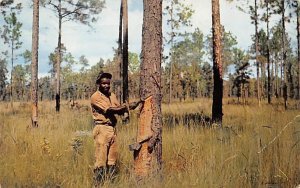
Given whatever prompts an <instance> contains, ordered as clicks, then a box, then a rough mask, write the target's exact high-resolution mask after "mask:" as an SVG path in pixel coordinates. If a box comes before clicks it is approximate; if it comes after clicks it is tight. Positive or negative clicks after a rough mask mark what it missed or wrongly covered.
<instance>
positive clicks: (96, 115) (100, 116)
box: [91, 90, 120, 126]
mask: <svg viewBox="0 0 300 188" xmlns="http://www.w3.org/2000/svg"><path fill="white" fill-rule="evenodd" d="M117 106H120V103H119V101H118V99H117V97H116V95H115V94H114V93H110V94H109V97H107V96H105V95H104V94H103V93H101V92H100V91H99V90H98V91H96V92H95V93H94V94H93V95H92V96H91V107H92V115H93V119H94V123H95V124H101V125H110V126H115V125H116V124H117V118H116V117H115V115H114V114H108V113H107V109H108V108H110V107H117Z"/></svg>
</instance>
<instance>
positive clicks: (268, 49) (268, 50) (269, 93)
mask: <svg viewBox="0 0 300 188" xmlns="http://www.w3.org/2000/svg"><path fill="white" fill-rule="evenodd" d="M266 21H267V75H268V78H267V79H268V81H267V97H268V104H271V77H270V31H269V3H268V1H267V20H266Z"/></svg>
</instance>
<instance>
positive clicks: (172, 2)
mask: <svg viewBox="0 0 300 188" xmlns="http://www.w3.org/2000/svg"><path fill="white" fill-rule="evenodd" d="M173 10H174V1H173V0H172V1H171V9H170V11H171V12H170V16H171V19H170V23H171V51H170V53H169V57H172V55H173V51H172V50H173V47H174V34H173V32H174V20H173ZM172 81H173V63H172V59H171V58H170V75H169V84H170V85H169V101H168V103H169V104H170V103H171V101H172V83H173V82H172Z"/></svg>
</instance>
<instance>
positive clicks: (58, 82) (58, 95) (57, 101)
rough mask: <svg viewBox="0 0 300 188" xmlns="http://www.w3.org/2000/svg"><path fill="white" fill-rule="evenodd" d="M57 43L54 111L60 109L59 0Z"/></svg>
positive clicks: (60, 15) (60, 17) (59, 6)
mask: <svg viewBox="0 0 300 188" xmlns="http://www.w3.org/2000/svg"><path fill="white" fill-rule="evenodd" d="M58 9H59V13H58V44H57V55H56V60H57V62H56V95H55V101H56V106H55V109H56V112H59V110H60V64H61V24H62V14H61V0H59V4H58Z"/></svg>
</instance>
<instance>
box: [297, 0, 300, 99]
mask: <svg viewBox="0 0 300 188" xmlns="http://www.w3.org/2000/svg"><path fill="white" fill-rule="evenodd" d="M297 44H298V49H297V50H298V84H297V93H298V95H297V99H298V100H299V99H300V8H299V3H298V2H297Z"/></svg>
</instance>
